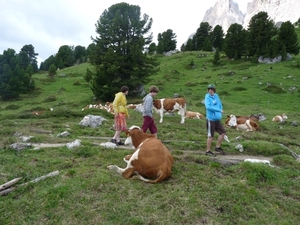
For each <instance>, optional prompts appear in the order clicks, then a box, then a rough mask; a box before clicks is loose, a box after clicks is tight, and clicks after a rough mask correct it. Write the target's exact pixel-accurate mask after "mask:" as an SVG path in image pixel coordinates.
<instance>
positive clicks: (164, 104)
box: [82, 98, 288, 131]
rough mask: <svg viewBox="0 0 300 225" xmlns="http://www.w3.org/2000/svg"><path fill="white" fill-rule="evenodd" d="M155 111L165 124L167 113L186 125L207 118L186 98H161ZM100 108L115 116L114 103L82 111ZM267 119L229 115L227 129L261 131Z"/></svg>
mask: <svg viewBox="0 0 300 225" xmlns="http://www.w3.org/2000/svg"><path fill="white" fill-rule="evenodd" d="M153 106H154V110H155V111H156V112H157V113H158V114H159V115H160V120H159V122H160V123H162V122H163V117H164V115H165V114H166V113H173V112H175V111H177V112H178V114H179V115H180V117H181V121H180V123H184V122H185V119H186V118H195V119H205V116H204V115H203V114H201V113H200V112H194V111H189V110H187V109H186V107H187V104H186V100H185V99H184V98H161V99H155V100H153ZM91 108H98V109H102V110H106V111H107V112H109V113H112V114H114V109H113V106H112V103H110V102H106V103H105V104H104V105H102V104H95V105H87V106H85V107H84V108H83V109H82V110H85V109H91ZM127 108H131V109H134V110H136V111H138V112H142V110H143V105H142V104H129V105H127ZM287 118H288V117H287V116H286V115H285V114H284V113H283V114H281V115H276V116H274V118H273V119H272V121H273V122H284V121H285V120H286V119H287ZM265 119H266V117H265V116H264V115H263V114H262V113H259V114H251V115H249V116H236V115H229V116H227V118H226V120H225V126H226V127H233V128H235V129H237V130H245V131H257V130H259V124H258V123H257V122H258V121H263V120H265Z"/></svg>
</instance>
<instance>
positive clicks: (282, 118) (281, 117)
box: [272, 113, 288, 123]
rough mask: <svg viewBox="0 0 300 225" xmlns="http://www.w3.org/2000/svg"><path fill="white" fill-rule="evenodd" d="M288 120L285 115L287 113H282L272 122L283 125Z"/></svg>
mask: <svg viewBox="0 0 300 225" xmlns="http://www.w3.org/2000/svg"><path fill="white" fill-rule="evenodd" d="M286 119H288V117H287V115H285V113H282V114H281V115H277V116H274V117H273V119H272V121H273V122H279V123H281V122H283V121H284V120H286Z"/></svg>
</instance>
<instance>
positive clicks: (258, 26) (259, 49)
mask: <svg viewBox="0 0 300 225" xmlns="http://www.w3.org/2000/svg"><path fill="white" fill-rule="evenodd" d="M276 33H277V28H276V27H275V24H274V22H273V20H271V19H269V17H268V13H266V12H259V13H257V14H256V15H254V16H253V17H252V18H251V20H250V23H249V27H248V38H247V44H248V51H249V56H254V55H258V56H264V57H270V53H271V49H272V48H273V43H272V38H273V37H274V36H275V35H276Z"/></svg>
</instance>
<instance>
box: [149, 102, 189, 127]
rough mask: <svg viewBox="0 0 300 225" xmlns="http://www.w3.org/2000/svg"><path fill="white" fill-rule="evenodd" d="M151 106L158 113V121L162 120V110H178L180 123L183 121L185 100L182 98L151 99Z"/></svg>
mask: <svg viewBox="0 0 300 225" xmlns="http://www.w3.org/2000/svg"><path fill="white" fill-rule="evenodd" d="M153 106H154V109H155V110H156V112H157V113H159V115H160V120H159V122H160V123H162V122H163V116H164V112H174V111H178V114H179V115H180V116H181V121H180V123H184V120H185V113H186V101H185V99H184V98H161V99H155V100H153Z"/></svg>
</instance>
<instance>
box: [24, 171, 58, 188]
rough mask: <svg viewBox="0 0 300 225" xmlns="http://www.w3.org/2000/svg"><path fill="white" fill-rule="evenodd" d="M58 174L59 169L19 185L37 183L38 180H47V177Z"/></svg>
mask: <svg viewBox="0 0 300 225" xmlns="http://www.w3.org/2000/svg"><path fill="white" fill-rule="evenodd" d="M58 174H59V172H58V170H57V171H54V172H51V173H48V174H46V175H44V176H41V177H38V178H35V179H34V180H31V181H29V182H27V183H24V184H20V185H19V186H24V185H27V184H29V183H36V182H39V181H40V180H45V179H46V178H48V177H54V176H56V175H58Z"/></svg>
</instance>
